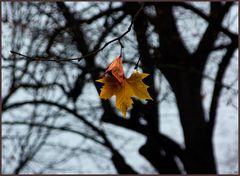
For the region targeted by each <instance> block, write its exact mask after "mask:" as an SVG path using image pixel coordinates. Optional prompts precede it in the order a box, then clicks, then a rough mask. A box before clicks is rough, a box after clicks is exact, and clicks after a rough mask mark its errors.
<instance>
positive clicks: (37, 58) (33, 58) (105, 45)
mask: <svg viewBox="0 0 240 176" xmlns="http://www.w3.org/2000/svg"><path fill="white" fill-rule="evenodd" d="M143 7H144V3H142V5H141V7H140V8H139V9H138V11H137V12H136V14H135V15H134V17H133V19H132V21H131V23H130V25H129V27H128V29H127V30H126V31H125V32H124V33H123V34H122V35H120V36H118V37H116V38H114V39H112V40H110V41H108V42H106V43H105V44H104V45H103V46H102V47H101V48H99V49H97V50H95V51H92V52H90V53H89V54H86V55H84V56H81V57H77V58H70V59H56V58H55V59H48V58H44V57H29V56H26V55H24V54H21V53H18V52H16V51H10V52H11V53H12V54H16V55H19V56H22V57H25V58H27V59H29V60H31V61H54V62H60V61H71V60H78V61H80V60H82V59H83V58H86V57H89V56H91V55H94V54H96V53H98V52H100V51H102V50H104V49H105V48H106V47H107V46H108V45H109V44H111V43H113V42H115V41H118V42H119V44H120V45H121V53H120V55H122V52H123V48H124V47H123V45H122V43H121V41H120V39H121V38H123V37H124V36H125V35H126V34H127V33H129V32H130V31H131V29H132V26H133V23H134V21H135V20H136V18H137V16H138V15H139V13H140V12H141V10H142V9H143Z"/></svg>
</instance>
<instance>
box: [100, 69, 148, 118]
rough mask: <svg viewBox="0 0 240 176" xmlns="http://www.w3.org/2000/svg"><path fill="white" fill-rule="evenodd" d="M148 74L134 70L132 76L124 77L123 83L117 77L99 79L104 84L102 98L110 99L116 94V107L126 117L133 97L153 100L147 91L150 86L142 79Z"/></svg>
mask: <svg viewBox="0 0 240 176" xmlns="http://www.w3.org/2000/svg"><path fill="white" fill-rule="evenodd" d="M148 75H149V74H146V73H138V72H137V71H134V73H133V74H132V75H131V76H130V78H128V79H126V78H124V79H123V80H122V82H121V83H119V81H117V80H116V78H115V77H112V76H104V77H102V78H101V79H99V80H97V82H101V83H103V84H104V85H103V87H102V88H101V93H100V98H102V99H109V98H111V97H112V96H113V95H116V107H117V108H118V109H119V110H120V111H121V112H122V113H123V116H124V117H126V112H127V109H128V108H130V107H131V106H132V104H133V101H132V97H137V98H139V99H140V100H152V98H151V96H150V95H149V93H148V91H147V88H148V87H149V86H147V85H146V84H144V83H143V81H142V80H143V79H144V78H145V77H147V76H148Z"/></svg>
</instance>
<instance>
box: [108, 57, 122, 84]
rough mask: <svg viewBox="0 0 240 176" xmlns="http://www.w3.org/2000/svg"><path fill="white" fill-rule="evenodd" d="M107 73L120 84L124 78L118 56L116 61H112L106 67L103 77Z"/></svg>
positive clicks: (120, 59) (120, 60)
mask: <svg viewBox="0 0 240 176" xmlns="http://www.w3.org/2000/svg"><path fill="white" fill-rule="evenodd" d="M107 73H111V74H110V75H113V76H114V77H115V78H116V79H117V80H118V82H119V83H122V81H123V79H124V78H125V77H124V72H123V66H122V58H121V56H118V57H117V58H116V59H114V60H113V62H112V63H111V64H110V65H109V66H108V67H107V69H106V71H105V72H104V75H106V74H107Z"/></svg>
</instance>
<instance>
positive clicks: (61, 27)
mask: <svg viewBox="0 0 240 176" xmlns="http://www.w3.org/2000/svg"><path fill="white" fill-rule="evenodd" d="M79 3H80V4H81V2H79ZM76 4H78V3H75V4H74V3H71V4H68V3H64V2H56V3H17V2H12V3H10V2H9V3H4V4H3V7H4V10H3V12H4V13H3V19H2V21H3V24H6V25H8V28H10V29H11V30H10V32H9V31H8V32H9V33H8V32H7V30H6V28H7V27H6V28H3V37H5V41H8V43H6V44H5V43H3V45H6V46H8V47H6V48H5V49H4V50H2V53H3V54H2V60H3V66H2V68H3V88H4V89H5V90H4V91H3V99H2V110H3V144H4V145H3V152H5V153H6V155H4V154H3V164H4V165H7V164H8V163H15V164H10V165H9V168H8V170H7V169H6V170H4V172H6V173H9V172H10V173H16V174H17V173H24V172H38V173H45V172H46V171H49V172H61V171H66V172H70V171H71V169H69V170H61V169H59V168H58V167H57V166H58V165H61V164H62V163H67V162H68V160H70V159H71V158H72V157H76V156H79V157H81V156H82V155H84V153H85V154H86V153H87V154H88V155H89V156H92V155H94V153H95V152H97V151H99V153H98V154H95V155H97V156H100V155H101V154H103V153H107V152H109V153H110V155H111V156H110V160H111V163H112V164H113V166H114V167H115V169H116V172H117V173H120V174H134V173H138V171H136V169H134V168H133V167H132V166H131V165H130V164H128V162H126V158H125V157H124V156H123V155H122V154H121V152H120V151H119V149H118V148H117V147H116V146H114V145H113V141H112V140H111V138H110V137H109V133H110V132H109V131H108V130H107V129H105V128H104V126H102V125H103V124H111V125H112V126H114V127H115V128H116V127H117V126H119V127H123V128H125V129H128V130H130V131H134V132H137V133H138V134H140V135H143V136H144V137H145V138H146V142H145V143H144V144H143V145H142V146H141V147H140V149H139V151H138V152H139V154H140V155H142V156H143V157H144V158H145V159H146V160H147V161H148V162H149V163H150V164H151V166H152V167H153V168H154V169H155V170H156V172H159V173H161V174H162V173H164V174H169V173H171V174H180V173H188V174H196V173H201V174H204V173H209V174H210V173H211V174H214V173H217V166H216V159H215V155H214V149H213V134H214V127H215V124H216V117H217V110H218V107H219V102H220V97H221V92H222V90H223V89H224V88H226V89H227V90H230V91H233V92H237V91H236V90H234V88H233V87H232V86H231V85H228V84H225V83H224V81H223V79H224V76H225V72H226V70H227V68H228V67H229V64H230V61H231V60H232V59H236V58H235V57H234V52H235V50H236V49H237V47H238V34H236V33H234V32H232V31H231V30H230V29H229V28H228V27H226V25H223V22H224V18H225V17H226V15H229V13H230V9H231V8H232V7H233V6H236V5H237V4H236V3H234V2H226V3H222V2H211V3H209V8H210V9H209V12H203V11H202V10H200V9H199V8H197V7H196V6H194V5H193V4H192V3H184V2H174V3H162V2H161V3H157V2H155V3H137V2H123V3H120V5H118V6H116V5H115V6H114V4H115V3H105V5H101V3H89V4H87V5H86V7H83V8H81V10H77V8H75V7H77V5H76ZM179 9H184V10H189V12H190V14H194V15H197V16H195V17H194V18H193V20H197V19H201V20H202V19H203V20H204V22H205V23H206V24H207V27H206V30H205V31H204V32H203V33H202V34H201V35H200V34H199V43H198V45H197V46H196V48H195V49H194V51H190V49H189V48H188V47H187V46H186V43H185V39H184V37H183V36H182V31H181V30H180V29H179V27H178V25H177V17H176V15H174V11H179ZM184 18H185V16H184ZM149 30H150V32H149ZM4 33H6V36H7V35H8V36H11V37H9V40H6V36H4ZM151 37H152V38H154V41H153V40H151ZM219 41H220V42H219ZM156 43H157V44H156ZM219 43H220V44H219ZM120 44H121V45H120ZM121 47H124V48H122V49H124V50H123V51H124V57H123V59H124V60H123V62H124V64H125V66H126V68H127V69H128V70H130V69H132V68H133V67H134V66H135V65H136V63H137V59H138V58H140V62H139V69H141V70H142V71H143V72H146V73H149V74H150V76H149V77H147V78H146V79H145V80H144V82H145V83H146V84H147V85H150V88H149V93H150V95H151V97H153V99H154V101H149V102H147V103H144V102H141V101H137V100H134V105H133V108H132V109H131V110H130V113H129V118H122V117H121V115H119V113H118V112H117V111H116V110H115V109H116V108H115V105H114V104H113V103H112V102H111V101H109V100H107V101H106V100H100V99H99V98H98V97H95V95H87V96H88V97H87V96H86V94H84V89H85V88H86V87H87V88H88V87H89V85H90V87H95V88H96V89H97V91H98V92H99V87H98V85H97V83H96V82H95V80H97V79H98V78H99V77H100V76H101V74H102V73H103V71H104V69H105V68H106V66H107V65H108V64H109V62H108V61H107V60H106V58H111V59H113V58H114V57H115V56H117V55H118V50H119V48H121ZM129 48H130V49H129ZM7 49H8V50H7ZM114 49H116V50H117V51H116V52H117V54H116V52H115V53H114V54H115V55H114V57H113V56H112V55H113V53H112V51H113V50H114ZM10 50H11V53H10ZM215 51H220V52H221V51H225V52H222V53H223V54H222V55H221V58H220V62H219V64H218V66H217V64H216V62H215V63H214V62H209V58H210V56H211V55H212V54H213V53H214V52H215ZM129 53H130V54H129ZM79 55H80V56H79ZM75 56H77V57H75ZM208 64H213V65H214V67H215V68H216V67H217V72H216V74H215V77H212V75H208V74H206V72H205V70H206V67H207V65H208ZM157 71H160V73H161V75H162V76H163V77H164V78H165V84H166V85H167V84H169V85H170V88H171V89H170V90H165V93H162V92H161V91H159V89H158V87H157V84H156V80H157V81H160V79H161V78H160V77H159V75H157V74H156V72H157ZM5 75H6V76H5ZM235 76H236V77H237V73H236V74H235ZM206 79H207V80H210V81H212V83H213V91H212V92H209V94H210V95H211V96H212V98H211V103H210V106H209V109H207V110H206V109H204V107H203V100H204V97H203V94H202V92H203V91H202V89H203V81H204V80H206ZM235 82H236V81H235ZM89 89H90V88H89ZM170 93H173V95H174V97H175V99H176V106H177V109H178V111H179V119H180V122H181V127H182V130H183V135H184V147H183V146H181V145H180V144H179V143H177V142H175V141H174V140H173V139H171V138H170V137H168V136H166V135H164V134H163V133H162V132H161V129H160V126H159V124H160V123H161V121H160V119H161V117H160V114H159V106H160V103H161V102H162V101H166V99H167V96H168V95H169V94H170ZM236 94H237V93H236ZM83 95H84V96H85V97H87V98H85V99H84V98H82V97H83ZM91 96H93V97H95V100H94V101H91V98H90V97H91ZM29 97H30V98H29ZM158 97H161V99H160V101H158ZM88 98H89V99H88ZM96 99H97V101H99V104H97V103H96ZM20 112H21V113H20ZM205 112H207V113H205ZM61 119H64V120H61ZM143 121H144V122H143ZM163 125H164V124H163ZM21 129H24V130H23V131H24V132H23V131H22V132H21V133H20V132H19V130H20V131H21ZM60 133H61V134H62V133H72V134H75V135H77V136H81V137H82V138H81V139H83V140H82V142H80V144H81V145H83V144H85V143H86V141H91V142H93V143H94V144H89V145H90V146H91V145H92V146H94V145H96V151H95V150H94V151H92V150H90V148H91V147H90V148H89V150H86V149H83V148H82V147H81V146H79V148H71V147H70V146H67V145H66V146H62V145H61V144H59V143H57V144H53V143H51V142H52V141H54V139H55V140H56V139H57V138H58V134H60ZM69 140H70V139H69ZM85 140H86V141H85ZM63 142H64V141H63ZM67 143H68V142H66V144H67ZM10 144H11V146H12V147H9V145H10ZM7 147H9V151H10V150H11V151H14V150H16V153H15V154H11V152H10V153H9V152H6V150H7V149H6V148H7ZM101 147H103V148H104V150H103V149H102V148H101ZM49 148H51V150H60V151H61V152H62V153H61V152H60V154H59V156H54V158H52V159H50V157H49V158H48V159H47V158H41V157H43V156H41V155H42V153H44V152H48V151H49ZM101 150H103V152H101ZM106 150H107V152H106ZM104 151H105V152H104ZM45 154H47V153H45ZM39 155H40V156H39ZM95 155H94V158H95V159H93V160H96V162H97V163H99V164H100V165H101V162H99V161H98V159H97V158H98V157H97V156H95ZM105 158H107V157H106V156H105ZM34 162H35V163H38V164H39V165H38V166H39V168H34V169H32V170H31V169H30V168H31V167H33V166H31V163H34ZM40 166H41V167H40ZM35 167H37V166H35ZM79 167H80V168H81V164H80V163H79ZM99 167H100V166H99ZM80 168H79V170H77V171H76V172H84V171H81V169H80ZM103 170H104V169H103ZM105 170H107V169H106V168H105Z"/></svg>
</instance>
